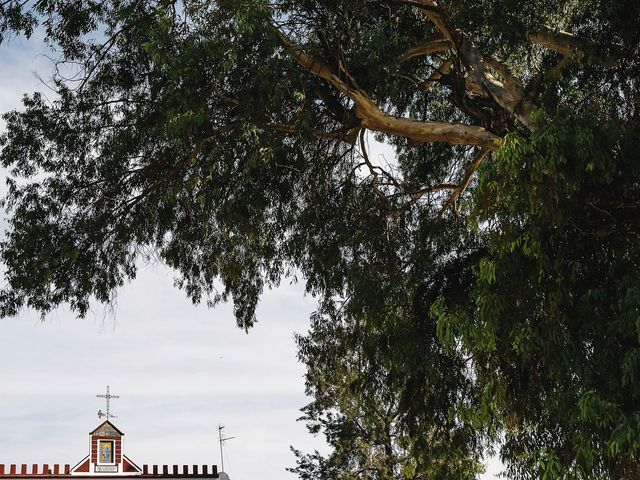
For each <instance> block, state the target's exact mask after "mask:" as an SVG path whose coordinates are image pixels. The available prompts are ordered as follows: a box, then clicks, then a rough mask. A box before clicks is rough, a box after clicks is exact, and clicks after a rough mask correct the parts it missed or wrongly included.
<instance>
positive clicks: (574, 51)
mask: <svg viewBox="0 0 640 480" xmlns="http://www.w3.org/2000/svg"><path fill="white" fill-rule="evenodd" d="M529 41H530V42H531V43H534V44H536V45H541V46H543V47H545V48H548V49H549V50H553V51H554V52H557V53H559V54H561V55H562V56H564V57H567V58H570V59H572V60H574V61H578V62H582V61H586V62H587V63H593V64H597V65H600V66H602V67H605V68H614V67H615V66H616V65H617V59H616V57H615V55H614V56H601V55H598V54H596V53H595V52H594V50H595V46H596V45H595V44H594V43H593V42H592V41H590V40H587V39H584V38H580V37H577V36H575V35H573V34H572V33H569V32H564V31H562V30H559V31H554V30H552V29H551V28H549V27H545V28H543V29H541V30H540V31H538V32H536V33H534V34H531V35H529Z"/></svg>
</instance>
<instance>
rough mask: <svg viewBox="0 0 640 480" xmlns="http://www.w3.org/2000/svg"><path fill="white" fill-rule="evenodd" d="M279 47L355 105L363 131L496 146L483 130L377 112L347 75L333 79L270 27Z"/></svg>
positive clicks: (324, 67)
mask: <svg viewBox="0 0 640 480" xmlns="http://www.w3.org/2000/svg"><path fill="white" fill-rule="evenodd" d="M274 31H275V33H276V35H277V36H278V38H279V40H280V43H281V44H282V45H283V47H284V48H285V49H286V50H287V51H288V53H289V55H290V56H291V57H292V58H293V59H294V60H295V61H296V62H297V63H298V64H299V65H300V66H301V67H302V68H304V69H305V70H307V71H308V72H309V73H311V74H312V75H315V76H316V77H318V78H322V79H324V80H326V81H328V82H329V83H330V84H331V85H333V86H334V87H335V88H336V89H337V90H338V91H340V92H341V93H342V94H344V95H346V96H347V97H349V98H350V99H351V100H352V101H353V102H354V104H355V107H356V115H357V116H358V118H360V120H361V124H362V126H363V127H366V128H368V129H369V130H374V131H377V132H383V133H387V134H391V135H398V136H402V137H406V138H409V139H411V140H414V141H416V142H447V143H450V144H455V145H489V146H491V148H492V149H495V148H497V147H498V146H499V145H500V137H498V136H496V135H494V134H493V133H491V132H489V131H487V130H486V129H484V128H482V127H478V126H473V125H464V124H458V123H444V122H420V121H417V120H413V119H411V118H405V117H395V116H392V115H389V114H387V113H386V112H383V111H382V110H380V108H379V107H378V106H377V105H376V104H375V103H374V102H373V101H372V100H371V98H369V96H368V95H367V94H366V92H364V91H362V90H361V89H360V88H358V87H357V85H355V82H354V81H353V79H351V78H350V76H349V75H345V78H343V77H340V76H338V75H336V74H335V73H334V72H333V71H332V70H331V68H330V67H329V66H327V65H326V64H324V63H322V62H319V61H317V60H315V59H313V58H312V57H311V56H309V55H308V54H307V53H306V52H305V51H304V50H303V48H302V47H300V46H298V45H295V44H293V42H292V41H291V40H290V39H289V38H288V37H287V36H286V35H285V34H284V33H283V32H282V31H280V30H279V29H277V28H275V27H274Z"/></svg>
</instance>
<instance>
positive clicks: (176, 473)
mask: <svg viewBox="0 0 640 480" xmlns="http://www.w3.org/2000/svg"><path fill="white" fill-rule="evenodd" d="M173 474H174V475H178V465H174V466H173Z"/></svg>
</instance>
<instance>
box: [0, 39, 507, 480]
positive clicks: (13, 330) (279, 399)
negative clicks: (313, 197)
mask: <svg viewBox="0 0 640 480" xmlns="http://www.w3.org/2000/svg"><path fill="white" fill-rule="evenodd" d="M40 53H46V51H45V50H44V48H43V47H42V45H41V44H38V43H37V42H33V41H31V42H29V41H26V40H21V39H13V40H12V41H11V42H10V43H8V44H3V45H0V72H2V73H0V112H6V111H7V110H10V109H12V108H19V107H20V97H21V96H22V94H24V93H27V92H28V93H31V92H33V91H35V90H40V91H44V90H45V87H43V85H42V84H41V83H40V82H39V81H38V80H37V79H36V77H35V75H34V72H36V71H37V72H39V73H40V74H41V76H43V77H46V76H47V68H48V64H47V61H46V59H45V58H44V57H42V56H40V55H39V54H40ZM45 93H47V92H46V91H45ZM0 128H2V124H0ZM378 148H380V147H378ZM380 152H384V155H385V157H386V158H390V156H391V155H393V154H392V152H391V150H390V149H389V148H388V147H387V148H382V150H377V153H376V152H375V151H374V152H372V154H373V155H372V156H376V155H377V154H379V153H380ZM3 176H4V175H3ZM3 191H4V178H3V179H2V182H1V185H0V192H3ZM5 227H6V223H5V221H4V219H2V221H1V222H0V229H1V230H4V229H5ZM314 308H315V300H314V299H313V298H310V297H308V296H305V295H304V286H303V284H289V283H288V282H286V281H285V282H283V285H282V286H281V287H280V288H278V289H276V290H272V291H267V292H265V294H264V295H263V297H262V300H261V302H260V305H259V308H258V314H257V316H258V324H257V325H256V326H255V327H254V328H253V329H251V330H250V331H249V333H248V334H245V333H244V331H242V330H240V329H239V328H237V327H236V325H235V319H234V318H233V314H232V309H231V306H230V305H220V306H218V307H216V308H215V309H208V308H207V307H205V306H197V307H195V306H193V305H192V304H191V302H190V301H189V300H187V298H186V297H185V295H184V294H183V293H182V292H180V291H179V290H177V289H175V288H174V287H173V274H172V272H171V271H170V270H169V269H168V268H166V267H164V266H162V265H146V266H141V268H140V271H139V275H138V278H137V279H136V280H135V281H134V282H132V283H131V284H129V285H126V286H125V287H124V288H122V289H121V290H120V291H119V292H118V295H117V302H116V305H115V308H114V309H113V311H106V310H105V309H104V308H102V307H97V308H96V310H95V311H94V312H93V313H90V314H89V315H88V317H87V318H85V319H76V318H75V317H74V315H73V314H71V313H70V312H68V311H67V310H65V309H60V310H58V311H57V312H55V313H54V314H52V315H50V316H49V317H48V318H47V319H46V320H45V321H44V322H41V321H40V319H39V316H38V315H37V314H34V313H33V312H29V311H24V312H22V313H21V314H20V315H19V316H18V317H16V318H11V319H0V425H2V427H1V428H0V464H1V463H4V464H10V463H16V464H21V463H27V464H29V465H31V464H33V463H39V464H42V463H49V464H54V463H62V464H64V463H69V464H71V465H73V464H75V463H76V462H77V461H79V460H81V459H82V458H83V457H84V456H85V455H86V454H87V453H88V447H89V436H88V433H89V432H90V431H91V430H93V428H94V427H96V426H97V425H98V424H99V423H101V420H99V419H98V417H97V415H96V412H97V411H98V409H102V410H103V411H104V409H105V404H104V400H102V399H98V398H96V395H97V394H103V393H104V390H105V388H106V386H107V385H110V387H111V392H112V394H115V395H120V398H119V399H116V400H113V401H112V407H111V411H112V413H113V414H115V415H117V416H118V418H116V419H113V420H112V421H113V423H114V424H115V425H116V426H117V427H118V428H120V429H121V430H122V431H123V432H124V433H125V437H124V442H125V443H124V453H125V454H126V455H127V456H129V458H131V459H132V460H133V461H134V462H136V463H137V464H138V465H143V464H150V465H151V464H168V465H172V464H179V465H183V464H188V465H193V464H200V465H202V464H217V465H220V458H219V457H220V454H219V447H218V441H217V434H218V430H217V426H218V425H219V424H222V425H225V427H226V430H225V433H226V435H228V436H234V437H236V438H235V439H233V440H230V441H229V442H227V444H226V446H225V470H226V471H227V473H228V474H229V475H230V477H231V479H232V480H249V479H251V480H254V479H264V480H276V479H281V478H285V479H287V478H290V479H294V478H295V477H294V476H293V475H292V474H290V473H288V472H286V471H285V468H286V467H291V466H294V464H295V459H294V456H293V454H292V453H291V452H290V450H289V447H290V446H291V445H293V446H295V447H296V448H298V449H300V450H303V451H306V452H311V451H313V450H314V449H319V450H320V451H322V452H326V451H327V447H326V445H325V443H324V441H323V439H322V438H321V437H312V436H311V435H310V434H309V433H308V432H307V431H306V429H305V427H304V424H303V423H302V422H297V421H296V419H297V418H298V417H299V416H300V412H299V409H300V408H301V407H302V406H304V405H305V404H306V403H308V402H309V398H307V397H306V396H305V395H304V378H303V375H304V365H302V364H300V363H299V362H298V361H297V359H296V347H295V343H294V339H293V337H294V333H295V332H298V333H304V332H306V331H307V329H308V326H309V320H308V319H309V315H310V314H311V312H312V311H313V310H314ZM496 470H497V466H495V465H494V466H493V467H492V468H491V472H495V471H496ZM485 478H486V479H490V478H494V476H493V475H492V474H488V475H485Z"/></svg>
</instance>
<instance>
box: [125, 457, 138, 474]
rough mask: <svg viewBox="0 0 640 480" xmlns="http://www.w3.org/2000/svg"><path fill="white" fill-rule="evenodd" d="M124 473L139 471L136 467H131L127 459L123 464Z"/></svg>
mask: <svg viewBox="0 0 640 480" xmlns="http://www.w3.org/2000/svg"><path fill="white" fill-rule="evenodd" d="M122 471H123V472H125V473H127V472H137V471H138V469H137V468H136V467H134V466H133V465H131V464H130V463H129V462H128V461H127V459H126V458H125V459H124V462H123V463H122Z"/></svg>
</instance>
